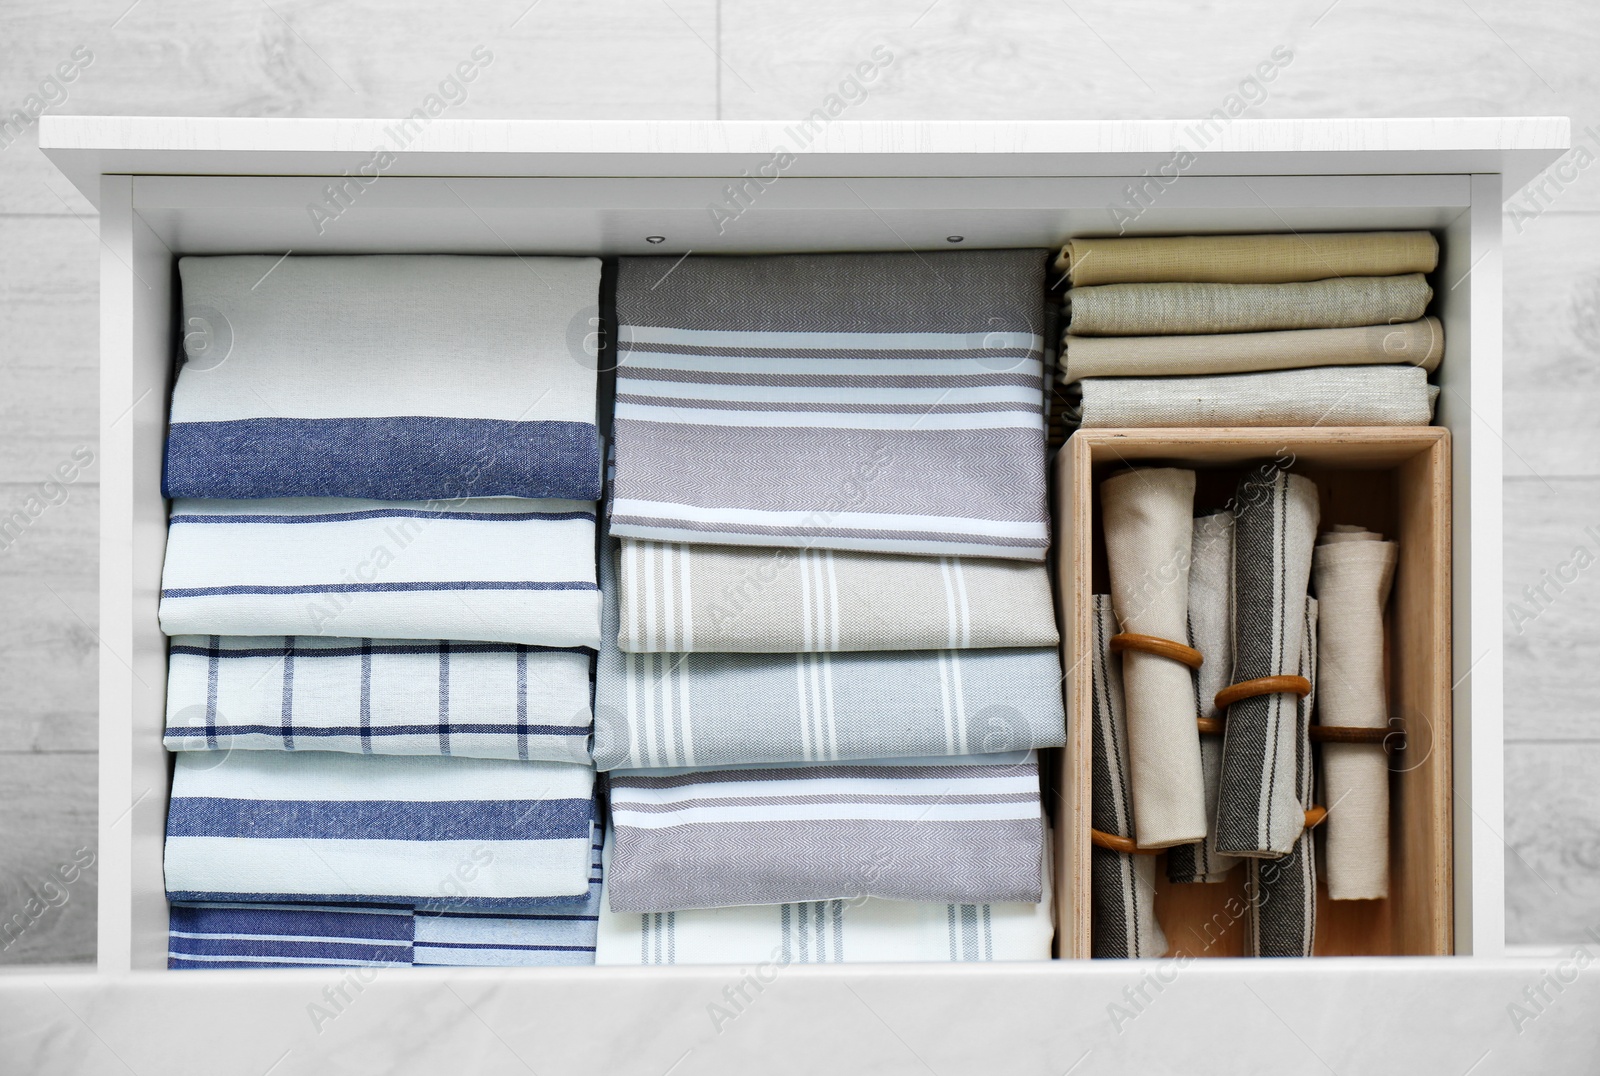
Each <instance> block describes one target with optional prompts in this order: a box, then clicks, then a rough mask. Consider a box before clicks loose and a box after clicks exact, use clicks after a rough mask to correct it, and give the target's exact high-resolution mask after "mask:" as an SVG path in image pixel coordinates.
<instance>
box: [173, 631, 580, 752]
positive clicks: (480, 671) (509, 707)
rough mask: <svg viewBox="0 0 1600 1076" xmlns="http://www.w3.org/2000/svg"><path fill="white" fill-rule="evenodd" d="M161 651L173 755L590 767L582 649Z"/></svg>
mask: <svg viewBox="0 0 1600 1076" xmlns="http://www.w3.org/2000/svg"><path fill="white" fill-rule="evenodd" d="M169 655H170V656H169V658H168V664H167V732H166V738H165V743H166V746H167V750H169V751H204V750H218V749H228V748H237V749H243V750H268V751H270V750H278V751H350V752H356V753H359V754H377V755H457V756H460V757H463V758H520V759H534V760H539V761H545V762H576V763H587V762H588V761H589V734H590V729H591V726H592V712H591V709H590V701H589V700H590V692H591V680H590V670H591V667H592V665H593V655H592V653H591V652H590V651H588V650H583V649H579V648H569V649H553V648H550V647H538V646H525V645H523V644H521V643H458V642H450V641H448V640H432V641H420V640H411V639H324V638H318V637H314V636H286V637H282V638H274V637H271V636H266V637H262V636H245V635H226V636H219V635H180V636H178V637H177V638H176V639H173V640H172V646H171V648H170V651H169Z"/></svg>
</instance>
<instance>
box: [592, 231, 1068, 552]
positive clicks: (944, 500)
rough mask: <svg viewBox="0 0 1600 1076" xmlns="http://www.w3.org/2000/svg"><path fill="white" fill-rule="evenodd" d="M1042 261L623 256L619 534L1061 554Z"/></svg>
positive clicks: (1006, 256)
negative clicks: (1054, 520) (1048, 502)
mask: <svg viewBox="0 0 1600 1076" xmlns="http://www.w3.org/2000/svg"><path fill="white" fill-rule="evenodd" d="M1045 263H1046V255H1045V252H1043V251H1037V250H983V251H970V252H959V253H958V252H949V251H947V252H940V253H915V252H908V253H901V254H804V255H783V256H776V257H746V258H736V257H704V256H702V257H699V258H694V257H690V258H623V259H622V260H621V263H620V265H619V269H618V274H617V318H618V322H619V325H618V353H617V357H618V363H619V365H618V368H617V399H616V416H615V426H614V433H615V438H616V487H615V503H614V505H613V516H612V533H613V534H615V535H617V536H618V537H626V538H648V539H653V540H656V541H662V542H692V543H710V544H722V545H757V546H788V547H794V546H809V547H814V548H817V549H859V550H878V551H881V552H889V553H920V554H927V555H930V556H979V557H1004V558H1011V559H1017V560H1042V559H1043V558H1044V554H1045V549H1046V548H1047V547H1048V546H1049V544H1050V534H1049V517H1048V514H1047V512H1046V508H1045V475H1044V468H1045V440H1044V380H1043V377H1044V337H1043V335H1042V330H1043V326H1044V321H1045V311H1044V307H1045Z"/></svg>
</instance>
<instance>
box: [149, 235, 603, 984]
mask: <svg viewBox="0 0 1600 1076" xmlns="http://www.w3.org/2000/svg"><path fill="white" fill-rule="evenodd" d="M179 271H180V275H181V280H182V287H183V309H184V317H185V322H186V330H187V332H186V335H185V348H186V361H185V363H184V365H183V366H182V367H181V369H180V370H179V373H178V378H177V383H176V386H175V389H174V391H173V400H172V424H171V429H170V434H169V438H168V442H167V453H166V471H165V477H164V485H165V492H166V494H167V495H168V496H169V497H171V498H172V511H171V519H170V529H169V532H168V536H167V549H166V563H165V568H164V570H163V578H162V593H161V607H160V609H161V624H162V628H163V630H164V631H166V633H167V634H168V635H170V636H172V640H171V650H170V665H169V682H168V704H167V727H166V737H165V742H166V746H167V747H168V749H170V750H171V751H173V752H175V753H176V756H177V757H176V764H175V770H174V774H173V782H172V797H171V807H170V811H169V814H168V819H167V840H166V857H165V866H166V887H167V890H168V895H169V897H170V898H171V900H172V902H173V903H172V911H171V928H170V955H169V962H170V964H171V965H172V966H174V967H229V966H232V967H261V966H297V965H368V964H373V965H381V964H572V963H584V964H587V963H592V962H593V959H594V944H595V942H594V939H595V930H596V925H597V918H598V906H599V885H600V875H599V866H600V858H599V856H600V840H599V832H600V831H599V828H598V821H599V810H598V805H597V802H596V798H595V771H594V767H593V765H592V763H591V761H590V758H589V750H588V740H589V736H590V732H591V725H592V711H591V690H592V667H593V654H594V650H595V649H596V648H597V647H598V645H599V643H600V617H601V600H600V593H599V587H598V581H597V578H596V561H595V542H596V533H595V531H596V526H595V514H596V511H595V510H596V503H595V502H596V501H597V500H598V498H599V495H600V489H601V457H600V441H599V435H598V430H597V426H596V416H595V406H596V404H595V401H596V369H597V362H596V356H595V353H594V349H593V347H592V346H590V347H587V348H586V347H585V345H584V343H583V342H582V341H581V338H580V337H575V336H574V335H573V334H571V333H570V332H569V328H570V326H572V325H574V324H590V320H589V319H592V318H594V317H596V316H597V315H598V301H599V284H600V263H599V261H598V260H596V259H585V258H512V257H507V258H492V257H445V256H439V257H410V256H406V257H388V256H385V257H294V256H288V257H284V258H282V259H277V258H272V257H213V258H204V257H189V258H184V259H182V260H181V261H180V263H179ZM574 340H577V341H578V342H576V343H574V342H571V341H574Z"/></svg>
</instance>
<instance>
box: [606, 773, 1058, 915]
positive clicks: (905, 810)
mask: <svg viewBox="0 0 1600 1076" xmlns="http://www.w3.org/2000/svg"><path fill="white" fill-rule="evenodd" d="M610 797H611V824H612V835H613V849H612V857H611V865H610V870H609V872H608V874H607V876H606V889H607V892H608V894H609V895H608V898H607V899H608V900H609V902H610V905H611V910H612V911H614V912H672V911H682V910H683V909H686V908H718V907H726V906H732V905H744V904H807V903H814V902H817V901H829V900H848V899H851V898H857V897H882V898H884V899H887V900H904V901H915V902H919V903H932V904H1017V903H1020V904H1033V903H1037V902H1038V901H1039V899H1040V898H1041V895H1042V892H1043V890H1042V881H1041V869H1042V864H1043V856H1044V826H1043V821H1042V818H1041V805H1040V798H1039V767H1038V763H1037V760H1036V759H1035V756H1034V753H1033V752H1032V751H1017V752H1010V753H1007V754H994V755H971V756H967V757H964V758H927V759H898V760H880V761H876V762H871V763H840V764H836V765H826V766H803V765H787V766H742V767H741V766H735V767H724V768H718V769H698V770H688V769H661V770H624V771H618V772H616V773H613V774H612V775H611V779H610Z"/></svg>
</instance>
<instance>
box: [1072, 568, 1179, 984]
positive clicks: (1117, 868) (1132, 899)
mask: <svg viewBox="0 0 1600 1076" xmlns="http://www.w3.org/2000/svg"><path fill="white" fill-rule="evenodd" d="M1093 600H1094V609H1093V611H1092V612H1091V613H1090V616H1091V617H1092V618H1093V630H1094V647H1093V651H1092V654H1091V659H1092V661H1093V665H1092V667H1091V672H1090V677H1089V679H1090V684H1091V688H1090V690H1091V692H1092V695H1093V712H1094V734H1093V737H1092V740H1093V753H1094V755H1093V766H1094V769H1093V774H1092V777H1091V781H1092V784H1093V790H1092V793H1091V799H1090V803H1091V810H1090V825H1092V826H1093V827H1094V828H1095V829H1097V830H1099V831H1100V832H1101V833H1109V834H1112V835H1113V836H1117V837H1132V836H1133V831H1134V825H1133V797H1132V792H1133V788H1132V779H1131V776H1130V774H1129V772H1128V728H1127V725H1128V721H1127V713H1126V708H1125V706H1124V704H1123V694H1122V655H1121V654H1116V653H1112V651H1111V637H1112V636H1113V635H1115V634H1116V633H1117V618H1116V614H1115V613H1114V612H1113V611H1112V608H1111V598H1110V596H1109V595H1105V594H1096V595H1095V596H1094V599H1093ZM1169 854H1170V853H1169ZM1089 874H1090V891H1091V893H1092V894H1093V907H1092V912H1091V918H1090V921H1089V946H1090V955H1091V956H1096V957H1117V958H1126V957H1155V956H1161V955H1162V954H1164V953H1165V952H1166V951H1167V937H1166V935H1165V934H1164V933H1162V930H1161V924H1160V923H1159V922H1158V921H1157V920H1156V857H1155V856H1147V855H1136V854H1132V853H1128V852H1116V851H1113V850H1111V849H1110V848H1101V847H1100V846H1099V845H1093V846H1091V847H1090V849H1089Z"/></svg>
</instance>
